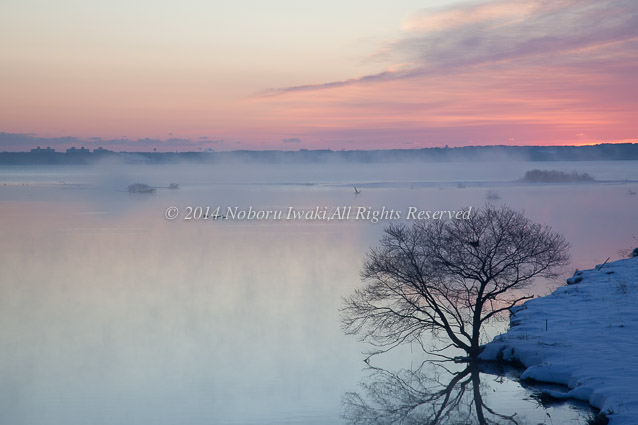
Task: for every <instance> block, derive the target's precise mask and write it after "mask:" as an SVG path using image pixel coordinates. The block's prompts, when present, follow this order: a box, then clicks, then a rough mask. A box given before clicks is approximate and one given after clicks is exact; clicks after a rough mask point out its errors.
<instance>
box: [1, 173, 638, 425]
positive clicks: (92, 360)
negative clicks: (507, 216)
mask: <svg viewBox="0 0 638 425" xmlns="http://www.w3.org/2000/svg"><path fill="white" fill-rule="evenodd" d="M637 165H638V164H637V163H636V162H598V163H597V162H588V163H552V164H539V163H531V164H530V163H511V164H507V165H503V164H498V167H497V164H479V165H469V164H409V165H405V164H403V165H395V164H383V165H373V164H371V165H359V164H355V165H352V164H347V165H339V164H334V165H330V166H318V165H309V166H242V165H233V166H215V167H212V168H211V167H203V166H193V165H188V164H184V165H179V166H145V165H137V166H122V165H115V164H105V165H103V166H97V167H79V166H77V167H70V166H59V167H18V166H2V167H0V217H1V221H0V237H1V240H2V255H1V256H0V270H2V272H1V275H0V346H1V347H2V354H1V356H2V360H1V361H0V423H3V424H4V423H6V424H14V425H22V424H24V425H51V424H69V425H76V424H77V425H80V424H87V423H91V424H105V425H115V424H184V423H188V424H342V423H346V420H345V419H344V418H343V417H342V416H343V415H345V416H346V417H349V418H350V419H353V418H352V414H353V410H352V409H353V405H352V403H350V404H349V403H348V400H351V398H349V396H345V395H346V393H347V392H351V391H356V392H357V393H358V394H359V395H360V397H361V399H362V400H365V401H366V403H367V404H369V405H374V403H375V398H374V394H370V393H369V392H368V391H367V390H366V388H367V389H369V388H371V387H374V385H373V384H374V382H376V381H375V379H376V380H378V379H380V378H381V379H385V378H387V377H388V376H390V375H388V374H406V373H407V374H411V375H409V376H412V377H413V379H415V381H414V382H425V381H426V380H428V379H431V378H432V376H433V375H432V374H431V373H430V372H428V373H430V374H429V375H428V374H426V376H427V379H425V378H419V377H418V376H417V377H416V378H414V376H415V370H417V369H418V368H417V367H415V366H414V365H415V364H419V363H420V359H421V357H420V356H419V355H418V350H417V349H416V347H404V348H403V349H402V350H398V351H397V352H396V353H392V354H390V355H388V356H386V357H385V358H383V359H380V360H379V362H378V364H375V366H376V365H378V366H380V367H383V368H385V369H384V370H386V372H387V373H386V374H385V375H384V374H381V375H379V373H377V372H378V371H377V372H375V371H374V370H370V369H367V370H366V368H365V366H366V365H365V364H364V363H363V362H362V359H363V358H364V357H365V356H363V355H362V354H361V352H362V351H365V350H366V349H367V347H366V346H364V345H361V344H359V343H358V342H357V341H356V340H354V338H351V337H346V336H344V335H343V334H342V332H341V330H340V327H339V321H338V309H339V307H340V303H341V298H342V297H344V296H347V295H349V294H350V293H351V292H352V291H353V290H354V289H355V288H356V287H358V286H359V285H360V282H359V270H360V267H361V262H362V259H363V256H364V254H365V252H366V251H367V250H368V249H369V247H370V246H371V245H374V244H375V243H376V242H377V241H378V239H379V237H380V236H381V234H382V231H383V226H384V222H383V221H382V222H379V223H376V224H373V223H371V222H370V221H367V220H349V221H332V222H326V221H322V220H314V221H313V220H300V221H295V222H290V221H285V220H281V221H273V220H263V221H248V220H183V214H184V212H185V210H186V208H187V207H188V206H192V207H195V206H202V207H206V206H210V207H217V206H220V207H222V210H223V211H225V209H226V208H227V207H239V208H240V209H245V208H249V207H253V208H255V209H272V210H287V209H288V208H289V207H293V208H295V209H314V208H316V207H320V208H324V207H325V208H328V209H330V210H332V209H334V208H336V207H348V206H351V207H354V208H356V207H366V208H367V207H371V208H373V209H378V208H382V207H384V206H385V207H386V208H388V209H395V210H399V211H407V208H408V207H410V206H416V207H418V208H422V209H441V210H445V209H458V208H462V207H468V206H474V207H480V206H482V205H484V203H485V195H486V191H487V190H489V189H492V190H495V191H497V192H498V194H499V196H500V197H501V199H500V200H498V201H496V202H503V203H507V204H508V205H510V206H512V207H514V208H516V209H524V210H525V212H526V214H527V216H528V217H530V218H531V219H533V220H536V221H539V222H542V223H547V224H550V225H552V226H553V227H554V228H555V229H556V230H558V231H560V232H562V233H563V234H564V235H565V236H566V237H567V239H568V240H569V241H570V242H571V243H572V245H573V249H572V255H573V261H572V266H571V267H572V268H590V267H592V266H594V265H595V264H597V263H601V262H603V261H604V260H605V259H606V258H607V257H612V258H617V257H618V256H619V254H618V250H620V249H628V248H630V247H632V246H634V245H636V241H635V239H633V236H634V235H638V230H636V224H635V211H636V207H637V206H638V196H632V195H630V194H629V193H630V192H628V190H629V189H632V190H633V191H634V192H638V184H636V183H631V182H630V183H626V182H622V181H624V180H638V166H637ZM532 168H554V169H562V170H564V171H571V170H572V169H576V170H578V171H587V172H590V173H591V174H593V175H594V176H595V177H597V178H599V179H600V180H612V181H615V182H614V183H604V184H602V183H599V184H586V185H557V186H547V185H544V186H528V185H519V184H511V183H504V182H511V181H512V180H515V179H517V178H520V177H521V176H522V175H523V174H524V172H525V171H526V170H528V169H532ZM137 181H141V182H144V183H147V184H149V185H152V186H157V187H158V189H157V190H156V193H155V194H153V195H147V196H144V195H137V196H135V195H131V194H129V193H128V192H127V191H126V187H127V186H128V185H129V184H131V183H134V182H137ZM459 181H462V182H465V183H466V184H465V188H462V189H459V188H457V187H456V184H455V182H459ZM171 182H177V183H179V184H180V189H179V190H169V189H167V188H164V187H166V186H168V184H169V183H171ZM354 185H357V186H360V187H361V194H360V195H358V196H355V195H354V190H353V189H352V186H354ZM170 206H176V207H178V208H179V209H180V212H181V215H180V216H179V217H178V218H177V219H176V220H172V221H171V220H167V219H166V218H165V217H164V214H165V211H166V209H167V208H168V207H170ZM568 271H569V270H568ZM555 286H556V283H547V282H545V283H540V284H539V285H537V286H536V288H535V291H536V292H537V293H539V294H544V293H547V292H549V290H550V289H551V288H553V287H555ZM500 330H501V329H496V328H495V329H490V330H488V332H487V335H486V338H491V337H493V336H494V334H496V333H497V332H499V331H500ZM421 372H422V370H419V372H418V373H421ZM432 373H433V372H432ZM436 376H437V379H438V381H439V382H438V383H439V384H441V383H445V382H449V380H450V376H443V375H436ZM481 376H482V378H481V379H480V381H481V384H480V387H481V388H482V393H483V394H484V396H483V397H484V401H485V402H486V404H487V405H489V406H493V407H494V408H498V409H502V410H503V411H504V414H509V415H511V414H513V413H514V412H518V415H519V416H517V417H519V418H520V417H521V416H522V417H523V418H527V419H525V420H524V421H522V422H521V423H552V422H550V421H549V419H548V416H547V413H550V416H549V417H550V418H553V420H554V421H557V420H559V419H557V418H562V419H561V421H562V422H553V423H583V420H582V416H583V415H584V414H585V413H583V410H582V409H580V410H579V409H576V410H575V409H574V408H573V407H570V406H567V407H565V406H563V407H560V408H554V407H552V408H550V410H545V409H544V408H541V407H539V404H538V402H537V401H536V400H534V399H533V398H530V394H531V392H530V390H527V389H524V388H522V387H521V386H520V385H518V384H517V383H516V382H515V380H511V379H509V378H508V377H504V378H503V377H498V376H496V375H493V374H490V373H488V374H481ZM362 384H363V385H364V386H361V385H362ZM428 385H429V384H428ZM428 389H429V390H432V387H431V386H429V387H428ZM422 390H423V389H422ZM399 393H400V391H397V392H395V393H394V394H395V395H396V394H399ZM421 393H424V391H421ZM470 395H472V394H470V393H469V392H468V397H469V396H470ZM344 396H345V397H344ZM344 400H345V401H346V403H345V404H343V403H342V402H343V401H344ZM468 400H470V399H468ZM465 404H469V405H471V400H470V402H468V403H465ZM498 409H497V410H498ZM459 411H460V410H459ZM459 415H461V413H459ZM560 415H563V416H560ZM456 420H458V418H457V419H456ZM570 421H571V422H570ZM450 423H455V422H450Z"/></svg>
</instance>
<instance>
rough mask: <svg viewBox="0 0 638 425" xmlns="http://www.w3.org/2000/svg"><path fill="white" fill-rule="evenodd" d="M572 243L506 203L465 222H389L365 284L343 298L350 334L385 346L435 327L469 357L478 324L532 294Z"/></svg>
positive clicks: (477, 341)
mask: <svg viewBox="0 0 638 425" xmlns="http://www.w3.org/2000/svg"><path fill="white" fill-rule="evenodd" d="M568 249H569V244H568V243H567V242H566V241H565V239H564V237H563V236H562V235H560V234H558V233H555V232H553V231H552V230H551V228H549V227H547V226H541V225H539V224H536V223H534V222H532V221H530V220H529V219H527V218H526V217H525V216H524V215H523V214H522V213H520V212H517V211H513V210H512V209H510V208H509V207H507V206H501V207H496V206H493V205H487V206H486V207H485V208H483V209H482V210H479V211H477V212H476V213H474V214H473V215H471V216H470V218H469V219H467V220H448V221H430V222H426V221H417V222H415V223H414V224H413V225H412V226H407V225H405V224H391V225H390V226H389V227H387V228H386V229H385V235H384V236H383V238H382V239H381V244H380V246H379V247H377V248H373V249H372V250H371V251H370V253H369V254H368V256H367V259H366V261H365V264H364V267H363V271H362V273H361V276H362V279H363V281H364V283H365V286H364V287H363V288H361V289H357V290H356V291H355V293H354V294H353V295H352V296H351V297H349V298H347V299H345V300H344V304H345V305H344V307H343V308H342V324H343V328H344V330H345V332H346V333H347V334H357V335H359V336H360V337H361V339H362V340H364V341H367V342H370V343H372V344H373V345H375V346H377V347H378V348H379V351H377V353H378V352H383V351H387V350H389V349H391V348H393V347H395V346H397V345H399V344H401V343H403V342H411V341H417V342H419V343H421V345H422V346H423V343H422V338H421V337H422V335H423V334H424V333H425V332H431V333H433V334H434V336H436V337H439V339H442V340H445V341H447V342H448V344H447V345H446V346H445V347H439V349H440V350H443V349H444V348H447V347H449V346H456V347H458V348H461V349H463V350H464V351H465V352H466V353H467V355H468V356H469V357H470V358H471V359H476V358H477V357H478V355H479V354H480V352H481V349H482V348H481V329H482V328H483V325H484V324H485V323H487V322H488V321H490V320H493V319H496V318H498V317H499V316H502V315H503V313H505V312H507V311H508V310H509V309H510V308H511V307H513V306H514V305H516V304H518V303H520V302H522V301H524V300H526V299H529V298H532V297H531V296H529V295H528V294H527V293H525V292H524V291H521V290H522V289H525V288H526V287H527V286H528V285H529V284H530V283H531V281H532V279H533V278H534V277H537V276H542V277H555V276H557V274H558V273H559V269H560V268H561V267H562V266H564V265H566V264H567V263H568V261H569V255H568Z"/></svg>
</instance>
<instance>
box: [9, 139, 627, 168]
mask: <svg viewBox="0 0 638 425" xmlns="http://www.w3.org/2000/svg"><path fill="white" fill-rule="evenodd" d="M103 160H115V161H120V162H125V163H133V164H137V163H139V164H167V163H168V164H170V163H180V162H192V163H205V164H214V163H221V162H231V163H232V162H250V163H264V164H286V163H292V164H294V163H302V164H304V163H340V162H342V163H397V162H424V163H427V162H468V161H478V162H488V161H499V160H507V161H529V162H536V161H624V160H638V143H620V144H612V143H603V144H598V145H589V146H504V145H491V146H463V147H453V148H449V147H444V148H423V149H390V150H349V151H332V150H307V149H301V150H298V151H281V150H262V151H256V150H235V151H227V152H217V151H209V152H115V151H111V150H108V149H103V148H97V149H93V150H90V149H85V148H83V147H82V148H71V149H67V150H66V151H65V152H57V151H55V149H51V148H40V147H38V148H34V149H31V150H30V151H29V152H0V164H2V165H10V164H15V165H73V164H79V165H86V164H93V163H97V162H102V161H103Z"/></svg>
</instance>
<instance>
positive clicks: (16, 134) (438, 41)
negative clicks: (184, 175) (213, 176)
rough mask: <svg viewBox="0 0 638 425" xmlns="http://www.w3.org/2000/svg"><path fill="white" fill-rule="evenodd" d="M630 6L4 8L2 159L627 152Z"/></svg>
mask: <svg viewBox="0 0 638 425" xmlns="http://www.w3.org/2000/svg"><path fill="white" fill-rule="evenodd" d="M637 112H638V1H636V0H614V1H609V0H520V1H516V0H515V1H511V0H507V1H504V0H491V1H464V0H455V1H449V0H428V1H414V0H395V1H393V2H388V1H385V0H383V1H382V0H365V1H364V0H348V1H334V0H324V1H322V2H308V1H300V0H269V1H267V2H266V1H260V0H245V1H241V2H237V1H235V2H230V1H216V0H212V1H211V0H182V1H179V2H177V1H168V0H153V1H149V0H138V1H136V2H131V1H128V0H126V1H125V0H111V1H108V2H103V1H100V2H98V1H90V0H84V1H79V0H57V1H55V2H51V1H48V0H3V1H2V2H1V3H0V151H3V150H4V151H22V150H28V149H31V148H33V147H35V146H36V145H42V146H43V147H44V146H51V147H54V148H56V149H63V148H66V147H69V146H80V145H83V146H86V147H88V148H95V147H98V146H103V147H105V148H109V149H113V150H129V151H130V150H138V151H149V150H152V149H157V150H158V151H175V150H181V151H196V150H203V149H214V150H220V151H224V150H236V149H258V150H261V149H281V150H298V149H333V150H340V149H346V150H353V149H397V148H398V149H407V148H422V147H432V146H445V145H448V146H466V145H491V144H499V145H503V144H504V145H583V144H592V143H603V142H604V143H619V142H638V125H637V124H636V121H637V120H636V118H635V117H636V116H637Z"/></svg>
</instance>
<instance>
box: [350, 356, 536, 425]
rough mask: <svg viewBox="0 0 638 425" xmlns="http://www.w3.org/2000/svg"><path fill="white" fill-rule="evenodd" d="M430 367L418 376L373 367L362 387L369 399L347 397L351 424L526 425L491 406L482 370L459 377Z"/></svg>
mask: <svg viewBox="0 0 638 425" xmlns="http://www.w3.org/2000/svg"><path fill="white" fill-rule="evenodd" d="M432 365H433V364H432V363H430V362H424V363H423V364H422V365H421V366H420V367H419V368H418V369H417V370H401V371H399V372H396V373H395V372H390V371H387V370H384V369H381V368H377V367H371V368H370V369H371V371H372V373H371V374H370V375H369V377H368V378H367V379H366V380H365V381H364V382H362V384H361V385H362V387H363V390H364V392H365V397H363V396H361V395H360V394H359V393H355V392H349V393H346V394H345V396H344V399H343V402H344V417H345V419H346V420H347V422H348V423H349V424H366V425H369V424H379V425H381V424H419V425H435V424H439V425H450V424H464V425H472V424H477V425H487V424H515V425H521V424H522V423H523V421H522V419H521V418H518V417H516V413H514V414H511V415H507V414H502V413H499V412H497V411H496V410H495V409H494V408H491V407H489V406H487V404H486V403H485V402H484V401H483V396H482V394H481V379H480V372H481V370H480V369H481V368H480V365H478V364H476V363H470V364H468V365H467V367H466V368H465V369H464V370H462V371H459V372H452V371H450V370H448V369H447V368H445V367H444V366H443V365H440V364H437V365H436V366H438V367H439V369H437V368H436V367H432Z"/></svg>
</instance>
